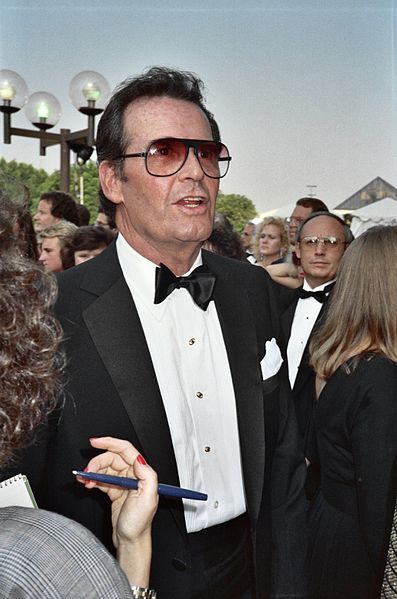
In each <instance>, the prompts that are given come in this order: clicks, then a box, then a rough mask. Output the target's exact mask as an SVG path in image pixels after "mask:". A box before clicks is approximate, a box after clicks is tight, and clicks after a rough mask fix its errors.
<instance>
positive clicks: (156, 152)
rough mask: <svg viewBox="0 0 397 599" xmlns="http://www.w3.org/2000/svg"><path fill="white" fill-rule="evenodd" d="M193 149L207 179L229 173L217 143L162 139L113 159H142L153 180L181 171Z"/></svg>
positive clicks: (226, 153)
mask: <svg viewBox="0 0 397 599" xmlns="http://www.w3.org/2000/svg"><path fill="white" fill-rule="evenodd" d="M190 148H193V151H194V155H195V156H196V158H197V160H198V162H199V164H200V166H201V169H202V171H203V173H204V174H205V175H207V177H210V178H211V179H221V178H222V177H224V176H225V175H226V173H227V171H228V170H229V163H230V161H231V156H230V155H229V150H228V149H227V147H226V146H225V145H224V144H223V143H221V142H220V141H212V140H202V139H180V138H176V137H166V138H163V139H156V140H154V141H152V142H151V143H150V145H149V147H148V149H147V150H146V152H135V153H133V154H123V155H122V156H119V157H118V158H116V160H125V158H144V159H145V166H146V170H147V172H148V173H149V175H153V176H154V177H170V176H171V175H175V173H177V172H178V171H180V170H181V168H182V167H183V165H184V164H185V162H186V160H187V157H188V155H189V149H190Z"/></svg>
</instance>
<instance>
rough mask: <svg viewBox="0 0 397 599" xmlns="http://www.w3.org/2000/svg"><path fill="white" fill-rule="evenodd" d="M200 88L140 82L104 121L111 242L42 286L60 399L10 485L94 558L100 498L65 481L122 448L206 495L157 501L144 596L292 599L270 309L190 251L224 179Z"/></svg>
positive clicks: (287, 416) (289, 477) (292, 527)
mask: <svg viewBox="0 0 397 599" xmlns="http://www.w3.org/2000/svg"><path fill="white" fill-rule="evenodd" d="M201 88H202V83H201V81H200V80H199V79H197V78H196V77H195V76H193V75H192V74H191V73H185V72H181V71H174V70H170V69H166V68H160V67H158V68H153V69H151V70H149V71H148V72H146V73H145V74H143V75H141V76H139V77H136V78H134V79H131V80H127V81H126V82H124V83H123V84H122V85H121V86H120V87H119V88H118V91H116V93H115V95H114V96H113V98H112V99H111V100H110V103H109V105H108V107H107V108H106V110H105V112H104V113H103V116H102V118H101V120H100V123H99V126H98V134H97V154H98V161H99V177H100V184H101V201H102V206H103V208H104V209H105V211H107V212H108V213H110V214H112V213H114V212H115V218H116V223H117V228H118V231H119V236H118V238H117V241H116V242H114V243H113V244H112V245H111V246H110V247H109V248H108V249H107V250H105V251H104V252H103V253H102V254H101V255H99V256H98V257H96V258H94V259H93V260H90V261H88V262H86V263H84V264H82V265H80V266H78V267H76V268H74V269H71V270H70V271H69V272H67V273H64V274H63V275H62V276H60V278H59V299H58V303H57V307H56V313H57V315H58V317H59V319H60V320H61V323H62V326H63V328H64V332H65V349H66V353H67V357H68V372H67V387H66V399H65V404H64V407H63V409H62V411H61V413H60V416H59V419H58V420H56V422H55V423H54V425H53V428H52V429H50V430H49V431H47V443H48V444H49V446H48V447H47V453H46V462H44V461H43V460H41V461H40V460H39V459H37V458H36V459H35V463H34V467H32V468H31V469H30V471H29V472H27V473H28V474H29V476H30V477H31V479H32V480H31V482H32V484H33V486H35V488H36V490H37V492H38V493H39V499H40V500H41V507H47V508H48V509H53V510H55V511H59V512H61V513H63V514H65V515H68V516H70V517H71V518H73V519H75V520H78V521H79V522H81V523H83V524H85V525H86V526H87V527H88V528H90V529H91V530H92V531H93V532H94V533H95V534H96V535H97V536H98V537H99V538H100V539H102V540H103V542H104V543H105V544H107V545H108V546H111V527H110V516H109V506H108V505H107V503H106V498H105V501H104V499H103V496H102V494H101V493H98V492H95V491H94V492H87V490H86V489H84V488H82V487H81V485H78V484H76V482H75V481H74V480H73V478H72V477H71V474H70V473H71V470H72V469H75V468H82V467H84V465H85V464H86V462H87V460H88V459H89V458H90V457H92V455H93V450H92V449H91V448H90V445H89V443H88V438H89V437H93V436H102V435H111V436H114V437H120V438H124V439H128V440H130V441H131V442H132V443H133V444H134V445H135V446H136V447H137V448H138V450H139V451H140V452H141V453H142V454H143V455H144V456H145V458H146V459H147V461H148V462H149V463H150V464H151V465H152V466H153V467H154V468H155V469H156V471H157V473H158V477H159V480H160V481H161V482H164V483H169V484H174V485H181V486H183V487H188V488H193V489H196V490H199V491H203V492H206V493H208V501H207V502H205V503H204V502H203V503H201V502H197V501H196V502H195V501H191V500H190V501H188V500H184V501H183V502H182V501H181V500H172V499H167V498H164V497H161V498H160V503H159V508H158V512H157V514H156V517H155V521H154V524H153V559H152V574H151V586H153V587H154V588H155V589H156V590H157V592H158V595H159V597H163V598H164V599H171V598H172V599H186V598H189V597H191V598H194V599H204V598H205V599H206V598H209V597H214V598H216V599H223V598H224V599H248V598H251V597H263V598H266V597H288V598H298V597H303V590H302V589H303V572H302V565H301V564H302V562H303V558H304V551H303V550H302V538H303V533H302V529H301V528H300V526H301V525H302V520H303V515H304V510H303V507H304V503H303V501H302V497H303V494H302V489H303V483H304V466H303V463H302V461H301V459H300V456H299V452H298V450H297V446H298V438H297V429H296V422H295V417H294V412H293V409H292V410H291V404H292V402H291V399H290V396H289V394H288V390H287V388H288V384H285V383H287V381H286V376H285V374H284V372H283V369H282V368H281V370H279V368H280V357H279V351H278V347H277V345H276V342H275V339H274V338H277V336H278V316H277V308H276V306H275V301H274V297H273V288H272V282H271V281H270V279H269V277H268V275H267V273H266V272H265V271H264V270H263V269H259V268H257V269H255V268H252V267H251V266H250V265H248V264H244V263H240V262H238V261H235V260H230V259H227V258H223V257H220V256H217V255H216V254H213V253H211V252H206V251H204V250H203V251H201V245H202V243H203V241H204V240H206V239H207V238H208V237H209V235H210V233H211V230H212V223H213V217H214V210H215V200H216V196H217V192H218V186H219V179H220V178H221V177H222V176H223V175H224V174H226V171H227V168H228V165H229V153H228V150H227V148H226V146H224V145H223V144H221V142H220V136H219V130H218V126H217V124H216V122H215V120H214V117H213V116H212V114H211V113H210V112H209V111H208V110H207V109H206V107H205V106H204V104H203V98H202V91H201ZM253 151H255V148H254V146H253ZM160 264H162V266H161V268H160V267H159V265H160ZM164 265H165V266H164ZM196 269H197V270H196ZM192 271H195V272H194V273H193V274H192V276H191V277H190V276H188V275H190V274H191V273H192ZM174 275H175V276H174ZM190 294H192V295H190ZM43 447H44V443H43V445H42V446H41V449H42V450H43ZM39 449H40V448H39ZM32 455H33V452H32ZM40 464H41V465H42V466H43V468H46V469H47V472H42V471H41V470H40ZM25 471H26V470H25ZM40 475H41V478H40ZM43 480H44V481H46V483H45V484H44V483H43Z"/></svg>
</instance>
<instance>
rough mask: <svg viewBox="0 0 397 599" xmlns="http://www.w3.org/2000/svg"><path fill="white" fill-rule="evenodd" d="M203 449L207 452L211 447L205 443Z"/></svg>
mask: <svg viewBox="0 0 397 599" xmlns="http://www.w3.org/2000/svg"><path fill="white" fill-rule="evenodd" d="M204 451H205V453H209V452H210V451H211V447H209V446H208V445H206V446H205V447H204Z"/></svg>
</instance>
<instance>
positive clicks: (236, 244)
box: [203, 213, 245, 260]
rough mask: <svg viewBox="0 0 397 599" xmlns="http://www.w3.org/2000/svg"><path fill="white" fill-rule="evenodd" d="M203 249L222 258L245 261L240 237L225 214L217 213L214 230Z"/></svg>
mask: <svg viewBox="0 0 397 599" xmlns="http://www.w3.org/2000/svg"><path fill="white" fill-rule="evenodd" d="M203 247H204V248H205V249H208V250H209V251H211V252H215V254H219V255H220V256H228V257H229V258H235V259H236V260H245V251H244V249H243V246H242V244H241V239H240V235H239V234H238V233H237V232H236V231H235V230H234V229H233V227H232V225H231V223H230V222H229V220H228V219H227V217H226V216H225V215H224V214H219V213H217V214H216V215H215V220H214V228H213V229H212V233H211V235H210V236H209V237H208V239H207V241H206V242H205V243H204V246H203Z"/></svg>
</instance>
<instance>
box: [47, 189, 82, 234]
mask: <svg viewBox="0 0 397 599" xmlns="http://www.w3.org/2000/svg"><path fill="white" fill-rule="evenodd" d="M40 200H44V201H46V202H48V203H49V204H51V214H52V216H55V217H56V218H61V219H62V220H67V221H68V222H69V223H73V224H74V225H77V226H79V224H80V217H79V213H78V210H77V204H76V202H75V201H74V199H73V198H72V196H71V195H69V194H68V193H64V192H63V191H47V192H45V193H42V194H41V196H40Z"/></svg>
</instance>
